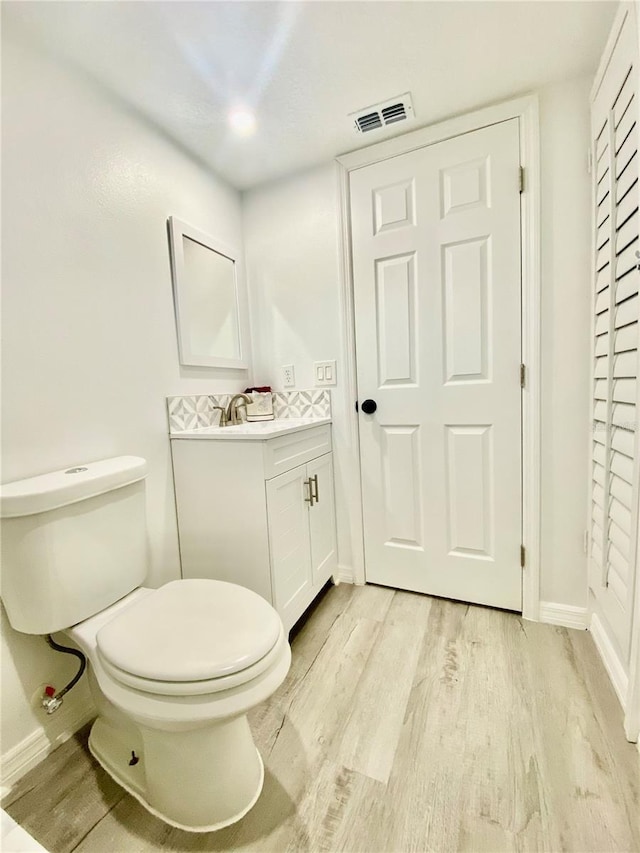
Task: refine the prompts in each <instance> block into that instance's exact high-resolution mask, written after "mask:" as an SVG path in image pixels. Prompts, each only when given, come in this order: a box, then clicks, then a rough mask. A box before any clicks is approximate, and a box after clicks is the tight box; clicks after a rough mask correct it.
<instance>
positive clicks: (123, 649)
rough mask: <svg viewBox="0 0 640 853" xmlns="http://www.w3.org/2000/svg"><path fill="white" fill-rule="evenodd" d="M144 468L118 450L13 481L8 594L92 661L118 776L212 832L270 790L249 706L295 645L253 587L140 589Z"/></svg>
mask: <svg viewBox="0 0 640 853" xmlns="http://www.w3.org/2000/svg"><path fill="white" fill-rule="evenodd" d="M76 473H78V474H79V475H80V478H81V479H80V480H78V479H77V478H75V479H69V478H68V477H66V476H65V475H68V474H76ZM145 474H146V463H145V462H144V460H142V459H139V458H138V457H119V458H117V459H111V460H106V461H105V462H100V463H92V464H91V465H87V466H81V467H79V468H74V469H70V470H68V471H66V472H56V473H55V474H48V475H44V476H43V477H35V478H32V479H31V480H27V481H21V482H20V483H10V484H8V485H6V486H2V488H1V491H0V504H1V510H2V532H3V540H4V541H3V562H2V594H3V601H4V603H5V606H6V609H7V614H8V616H9V621H10V622H11V624H12V626H13V627H14V628H16V629H17V630H20V631H23V632H26V633H32V634H49V633H53V632H61V633H62V634H64V635H65V636H67V637H68V638H69V639H71V640H72V641H73V642H74V643H75V644H76V645H77V646H78V647H79V648H80V649H81V650H82V652H83V653H84V655H85V656H86V658H87V661H88V666H87V672H88V678H89V684H90V688H91V692H92V696H93V699H94V702H95V704H96V707H97V710H98V717H97V719H96V721H95V722H94V724H93V726H92V729H91V734H90V737H89V748H90V750H91V752H92V754H93V755H94V756H95V758H96V759H97V760H98V761H99V762H100V764H101V765H102V766H103V767H104V768H105V769H106V770H107V772H108V773H109V774H110V775H111V776H112V777H113V778H114V779H115V780H116V781H117V782H118V783H119V784H120V785H122V786H123V787H124V788H125V789H126V790H127V791H129V792H130V793H131V794H132V795H133V796H134V797H136V798H137V799H138V800H139V801H140V802H141V803H142V804H143V805H144V806H145V807H146V808H147V809H148V810H149V811H151V812H152V813H153V814H155V815H156V816H158V817H159V818H161V819H162V820H164V821H166V822H167V823H169V824H171V825H173V826H176V827H178V828H180V829H185V830H188V831H192V832H209V831H212V830H216V829H221V828H222V827H224V826H228V825H229V824H231V823H234V822H235V821H237V820H239V819H240V818H242V817H243V816H244V815H245V814H246V813H247V812H248V811H249V809H250V808H251V807H252V806H253V805H254V803H255V802H256V800H257V799H258V797H259V795H260V791H261V789H262V785H263V780H264V768H263V764H262V759H261V758H260V755H259V753H258V751H257V749H256V747H255V744H254V742H253V737H252V734H251V730H250V728H249V724H248V721H247V713H248V711H249V710H250V709H251V708H253V707H255V706H256V705H258V704H259V703H260V702H263V701H264V700H266V699H267V698H269V696H271V695H272V694H273V693H274V691H275V690H277V688H278V687H279V686H280V684H281V683H282V681H283V680H284V678H285V676H286V674H287V672H288V670H289V666H290V663H291V650H290V648H289V644H288V641H287V636H286V634H285V632H284V628H283V625H282V621H281V619H280V617H279V616H278V614H277V612H276V611H275V610H274V608H273V607H272V606H271V605H270V604H269V603H268V602H267V601H265V600H264V599H263V598H261V597H260V596H259V595H257V594H256V593H254V592H252V591H251V590H248V589H245V588H244V587H240V586H238V585H236V584H231V583H224V582H222V581H215V580H205V579H189V580H176V581H172V582H170V583H168V584H165V585H164V586H162V587H160V588H159V589H150V588H146V587H143V586H141V585H140V581H141V580H142V578H143V577H144V574H145V571H146V568H145V566H144V559H143V558H144V556H145V548H146V545H145V543H146V531H145V529H144V523H143V522H144V483H143V482H142V481H143V480H144V476H145ZM74 617H75V618H74Z"/></svg>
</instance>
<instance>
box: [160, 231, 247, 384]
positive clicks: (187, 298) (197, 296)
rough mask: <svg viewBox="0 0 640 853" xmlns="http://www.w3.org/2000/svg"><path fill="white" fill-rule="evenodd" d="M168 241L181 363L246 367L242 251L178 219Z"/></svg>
mask: <svg viewBox="0 0 640 853" xmlns="http://www.w3.org/2000/svg"><path fill="white" fill-rule="evenodd" d="M169 238H170V243H171V264H172V274H173V295H174V305H175V311H176V327H177V331H178V347H179V350H180V362H181V364H184V365H196V366H206V367H233V368H240V369H246V368H247V367H248V364H247V361H246V359H245V357H244V352H243V345H242V322H241V320H242V318H241V314H240V298H239V279H240V270H239V254H238V252H236V251H235V250H233V249H230V248H229V247H225V246H223V245H222V244H220V243H219V242H217V241H215V240H213V239H212V238H211V237H209V236H207V235H206V234H203V233H202V232H201V231H198V229H196V228H192V227H191V226H190V225H187V224H186V223H185V222H181V221H180V220H179V219H176V218H175V217H174V216H172V217H171V218H170V220H169Z"/></svg>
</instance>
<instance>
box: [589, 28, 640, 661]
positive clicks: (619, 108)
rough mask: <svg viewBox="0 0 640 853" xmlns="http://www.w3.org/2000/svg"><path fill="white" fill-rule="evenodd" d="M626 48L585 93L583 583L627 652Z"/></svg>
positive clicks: (632, 473) (636, 228)
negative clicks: (588, 221)
mask: <svg viewBox="0 0 640 853" xmlns="http://www.w3.org/2000/svg"><path fill="white" fill-rule="evenodd" d="M628 29H629V28H627V31H628ZM631 36H633V34H632V33H631ZM627 39H628V32H627ZM620 44H621V43H619V45H618V46H617V48H616V50H618V49H619V48H620ZM627 53H628V55H626V57H625V56H624V54H623V57H622V58H620V56H618V57H617V61H616V62H614V61H612V62H611V63H610V65H609V67H608V69H607V72H606V73H605V77H604V78H603V82H602V83H601V85H600V88H599V90H598V93H597V96H596V99H595V101H594V107H593V123H592V127H593V151H594V164H595V165H594V169H593V180H594V218H593V223H594V289H593V310H594V322H593V334H594V341H593V442H592V490H591V498H592V503H591V519H590V524H591V566H592V576H591V578H590V585H591V587H592V589H593V591H594V594H595V595H596V598H597V599H598V601H599V604H600V606H601V608H602V612H603V614H604V616H605V617H606V619H607V622H608V624H609V627H610V630H611V631H612V633H613V635H614V636H615V637H616V639H617V641H618V643H619V646H620V649H621V651H622V652H623V655H628V649H629V637H630V626H631V614H632V603H633V582H634V575H635V559H636V554H635V547H634V543H635V540H636V524H637V515H638V459H637V457H638V442H637V432H638V426H637V410H636V405H637V400H638V388H637V377H638V366H639V363H638V333H639V325H638V323H639V320H640V296H639V295H638V292H639V285H640V275H639V274H638V270H637V264H638V259H637V257H636V251H638V250H639V249H640V234H639V232H640V213H639V210H638V207H639V198H640V194H639V192H638V160H639V154H638V97H639V96H638V92H637V80H638V68H637V66H636V64H635V63H634V62H633V61H631V60H632V58H633V55H634V51H633V49H631V50H629V51H628V52H627ZM607 75H608V79H607ZM616 80H617V83H616Z"/></svg>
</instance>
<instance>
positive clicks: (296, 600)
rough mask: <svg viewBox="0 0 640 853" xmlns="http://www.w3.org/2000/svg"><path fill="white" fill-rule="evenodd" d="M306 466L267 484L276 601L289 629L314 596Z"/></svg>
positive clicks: (272, 570)
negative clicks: (306, 499)
mask: <svg viewBox="0 0 640 853" xmlns="http://www.w3.org/2000/svg"><path fill="white" fill-rule="evenodd" d="M306 479H307V469H306V466H304V465H301V466H300V467H298V468H294V469H293V470H292V471H287V472H286V473H285V474H280V476H279V477H274V478H273V480H269V481H268V482H267V510H268V516H269V539H270V545H271V583H272V586H273V602H274V605H275V608H276V610H277V611H278V613H279V614H280V617H281V619H282V621H283V623H284V627H285V630H287V631H288V630H289V629H290V628H291V626H292V625H293V624H294V622H295V621H296V619H298V617H299V616H300V614H301V613H302V612H303V610H304V609H305V607H306V606H307V605H308V603H309V600H310V597H311V595H312V576H311V545H310V541H309V510H308V506H309V504H308V502H307V501H305V498H307V497H308V496H309V487H308V485H305V480H306Z"/></svg>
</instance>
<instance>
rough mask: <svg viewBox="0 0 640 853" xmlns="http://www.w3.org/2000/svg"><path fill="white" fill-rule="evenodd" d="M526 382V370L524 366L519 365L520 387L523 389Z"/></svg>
mask: <svg viewBox="0 0 640 853" xmlns="http://www.w3.org/2000/svg"><path fill="white" fill-rule="evenodd" d="M526 381H527V368H526V367H525V366H524V364H521V365H520V387H521V388H524V386H525V383H526Z"/></svg>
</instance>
